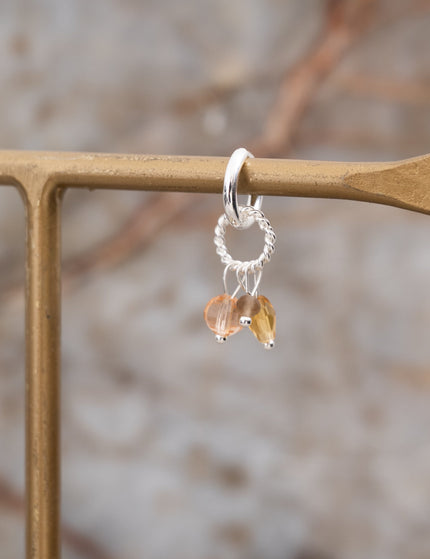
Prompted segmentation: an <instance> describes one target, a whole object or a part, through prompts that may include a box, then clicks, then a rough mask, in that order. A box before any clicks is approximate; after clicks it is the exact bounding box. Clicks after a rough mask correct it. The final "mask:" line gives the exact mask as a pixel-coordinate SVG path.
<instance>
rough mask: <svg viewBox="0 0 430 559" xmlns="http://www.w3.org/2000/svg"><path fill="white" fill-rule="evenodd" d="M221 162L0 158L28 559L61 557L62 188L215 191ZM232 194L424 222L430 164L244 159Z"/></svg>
mask: <svg viewBox="0 0 430 559" xmlns="http://www.w3.org/2000/svg"><path fill="white" fill-rule="evenodd" d="M227 160H228V159H227V158H223V157H177V156H176V157H167V156H147V155H105V154H89V153H59V152H21V151H3V152H0V184H3V185H15V186H17V188H18V189H19V191H20V192H21V194H22V197H23V199H24V203H25V207H26V225H27V260H26V270H27V275H26V356H27V360H26V496H27V500H26V503H27V504H26V527H27V528H26V534H27V535H26V541H27V559H30V558H32V559H59V557H60V547H61V546H60V427H59V426H60V397H59V394H60V309H61V290H60V282H61V258H60V257H61V254H60V219H61V194H62V192H63V190H64V189H65V188H72V187H75V188H76V187H78V188H90V189H95V188H107V189H114V190H153V191H159V192H161V191H164V192H172V191H180V192H205V193H208V192H216V193H221V192H222V185H223V177H224V171H225V167H226V165H227ZM239 191H240V192H241V193H249V194H254V193H255V194H257V193H258V194H264V195H272V196H308V197H315V198H343V199H347V200H360V201H366V202H376V203H380V204H387V205H391V206H397V207H400V208H405V209H409V210H414V211H417V212H422V213H430V155H425V156H421V157H416V158H413V159H407V160H404V161H398V162H392V163H328V162H319V161H297V160H296V161H295V160H290V159H285V160H280V159H250V160H248V161H247V162H246V164H245V166H244V170H243V172H242V173H241V176H240V184H239Z"/></svg>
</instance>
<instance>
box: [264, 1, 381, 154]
mask: <svg viewBox="0 0 430 559" xmlns="http://www.w3.org/2000/svg"><path fill="white" fill-rule="evenodd" d="M374 5H375V0H331V1H330V2H328V9H327V15H326V24H325V29H324V31H323V33H322V36H321V38H320V39H319V41H318V42H317V44H316V45H315V46H314V48H313V49H311V50H310V52H309V53H308V55H307V56H305V57H304V58H303V59H302V60H301V61H299V62H298V63H297V64H296V66H295V67H294V68H293V69H292V70H290V71H289V72H287V74H286V75H285V76H284V78H283V80H282V82H281V86H280V88H279V92H278V95H277V98H276V100H275V102H274V104H273V106H272V108H271V110H270V111H269V114H268V117H267V120H266V123H265V126H264V128H263V131H262V133H261V135H260V137H259V138H257V139H256V141H255V142H254V146H253V151H254V152H255V153H256V154H258V156H259V157H276V156H281V155H285V154H286V153H287V152H288V151H289V149H290V148H291V143H292V140H293V136H294V133H295V132H296V131H297V129H298V127H299V124H300V123H301V121H302V119H303V118H304V116H305V114H306V111H307V109H308V108H309V106H310V104H311V102H312V99H313V98H314V96H315V93H316V91H317V90H318V88H319V86H320V84H321V83H322V82H323V81H324V80H325V79H326V78H327V76H328V75H329V74H330V73H331V72H332V71H333V70H334V68H335V67H336V66H337V64H338V63H339V61H340V60H341V58H342V56H344V55H345V53H346V52H347V51H348V49H349V48H350V47H351V46H352V45H353V44H354V43H355V41H356V40H357V39H358V38H359V37H360V35H361V34H362V33H363V32H364V31H365V30H366V29H367V28H368V26H369V23H370V21H371V18H370V16H371V13H372V8H373V7H374Z"/></svg>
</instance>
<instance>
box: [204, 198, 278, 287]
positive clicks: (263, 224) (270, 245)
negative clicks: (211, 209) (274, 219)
mask: <svg viewBox="0 0 430 559" xmlns="http://www.w3.org/2000/svg"><path fill="white" fill-rule="evenodd" d="M240 217H241V218H243V219H249V218H250V219H252V220H253V221H256V222H257V224H258V226H259V227H260V229H261V230H262V231H264V247H263V252H262V253H261V254H260V256H259V257H258V258H256V259H255V260H248V261H245V262H242V261H241V260H234V259H233V257H232V256H231V255H230V254H229V252H228V250H227V246H226V244H225V233H226V229H227V225H229V224H230V222H229V220H228V217H227V215H226V214H222V215H221V216H220V218H219V219H218V223H217V225H216V227H215V237H214V243H215V246H216V253H217V254H218V255H219V256H220V257H221V262H223V264H225V265H226V266H227V267H228V269H230V270H235V271H236V272H237V273H238V277H240V276H242V275H243V277H245V275H246V274H248V273H252V274H256V273H258V272H260V271H261V270H262V269H263V266H264V264H266V263H267V262H269V260H270V259H271V257H272V254H273V253H274V251H275V242H276V235H275V232H274V231H273V227H272V226H271V225H270V221H269V220H268V219H267V218H266V216H265V215H264V214H263V212H262V211H260V210H257V209H255V208H253V207H251V206H244V207H241V208H240ZM260 279H261V275H259V276H258V283H259V282H260Z"/></svg>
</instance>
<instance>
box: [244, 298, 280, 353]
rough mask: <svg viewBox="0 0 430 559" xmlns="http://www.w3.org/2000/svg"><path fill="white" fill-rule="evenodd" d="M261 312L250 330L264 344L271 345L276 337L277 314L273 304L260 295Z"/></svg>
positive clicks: (256, 316) (254, 319)
mask: <svg viewBox="0 0 430 559" xmlns="http://www.w3.org/2000/svg"><path fill="white" fill-rule="evenodd" d="M258 300H259V302H260V312H259V313H258V314H256V315H255V316H254V318H253V319H252V324H251V325H250V327H249V329H250V330H251V332H252V333H253V334H254V336H255V337H256V338H257V340H258V341H259V342H261V343H262V344H269V343H270V342H273V341H274V340H275V336H276V313H275V309H274V308H273V307H272V303H271V302H270V301H269V299H268V298H267V297H264V295H259V296H258Z"/></svg>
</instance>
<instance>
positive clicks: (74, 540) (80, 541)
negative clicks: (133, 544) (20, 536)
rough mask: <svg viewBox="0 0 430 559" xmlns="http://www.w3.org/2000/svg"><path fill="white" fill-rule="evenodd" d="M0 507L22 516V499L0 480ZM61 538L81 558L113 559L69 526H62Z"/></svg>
mask: <svg viewBox="0 0 430 559" xmlns="http://www.w3.org/2000/svg"><path fill="white" fill-rule="evenodd" d="M0 507H3V508H5V509H6V510H7V511H8V512H9V513H13V514H18V515H20V516H24V512H25V499H24V497H23V496H22V495H21V494H20V493H17V492H16V491H14V489H12V487H11V486H10V485H9V484H8V483H7V482H6V480H4V479H2V478H0ZM62 537H63V541H64V543H65V544H66V545H68V546H69V547H70V548H71V549H73V551H75V552H76V553H78V554H79V555H81V556H82V557H87V558H88V559H114V558H113V556H112V555H111V554H110V553H108V552H107V551H105V550H104V549H102V548H101V547H99V545H98V544H97V543H95V542H94V541H93V540H92V539H90V538H88V537H87V536H85V535H83V534H81V533H80V532H78V531H76V530H75V529H73V528H70V527H69V526H65V525H63V527H62Z"/></svg>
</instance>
